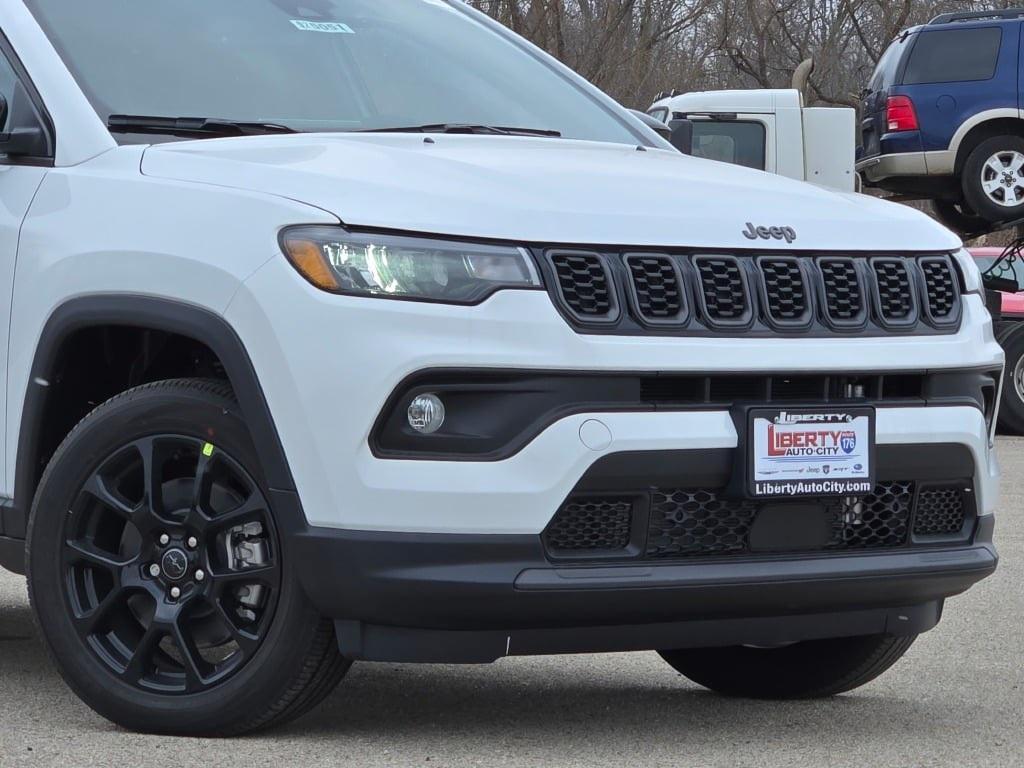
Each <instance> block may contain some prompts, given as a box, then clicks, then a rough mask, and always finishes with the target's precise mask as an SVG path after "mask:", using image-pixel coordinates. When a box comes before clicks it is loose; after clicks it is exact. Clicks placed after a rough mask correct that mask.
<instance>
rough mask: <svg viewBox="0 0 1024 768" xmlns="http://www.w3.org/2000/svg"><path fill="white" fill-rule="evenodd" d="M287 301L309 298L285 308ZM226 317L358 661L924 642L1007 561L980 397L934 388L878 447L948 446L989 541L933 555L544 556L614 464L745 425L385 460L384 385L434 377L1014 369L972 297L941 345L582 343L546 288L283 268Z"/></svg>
mask: <svg viewBox="0 0 1024 768" xmlns="http://www.w3.org/2000/svg"><path fill="white" fill-rule="evenodd" d="M291 290H293V291H294V292H295V295H294V300H283V298H282V297H283V296H284V295H286V291H291ZM267 296H272V297H274V298H273V300H261V299H260V297H267ZM226 315H227V318H228V320H229V321H230V322H231V324H232V326H233V327H235V328H236V329H237V330H238V332H239V335H240V336H241V337H242V339H243V340H244V342H245V343H246V347H247V349H248V351H249V353H250V356H251V358H252V362H253V364H254V367H255V368H256V370H257V371H259V375H260V383H261V386H262V387H263V389H264V392H265V394H266V399H267V402H268V405H269V407H270V410H271V412H272V413H273V414H274V421H275V425H276V427H277V429H278V431H279V433H280V437H281V442H282V445H283V447H284V450H285V453H286V455H287V456H288V461H289V465H290V468H291V470H292V473H293V474H294V477H295V491H291V490H290V489H289V490H285V489H275V490H274V493H275V504H276V505H278V508H279V507H280V505H283V504H291V505H293V506H294V508H296V509H299V507H300V505H299V501H298V500H299V498H301V514H304V515H305V520H306V521H307V523H308V527H307V528H306V529H305V530H299V531H295V532H294V535H290V536H288V537H287V540H286V542H285V546H286V548H287V549H288V551H286V552H285V557H286V559H287V561H288V562H290V563H293V564H295V567H296V568H297V569H298V571H299V576H300V578H301V580H302V584H303V586H304V588H305V590H306V592H307V593H308V594H309V596H310V598H311V600H312V601H313V603H314V605H315V606H316V607H317V609H318V610H320V611H321V612H323V614H324V615H326V616H329V617H331V618H332V619H334V620H335V621H336V622H337V627H338V637H339V642H340V643H341V647H342V649H343V651H344V652H345V653H346V655H348V656H351V657H352V658H363V659H381V660H384V659H388V660H407V661H490V660H493V659H495V658H498V657H500V656H503V655H506V654H519V653H541V652H568V651H587V650H590V651H597V650H628V649H639V648H659V647H660V648H668V647H682V646H684V645H688V644H696V645H713V644H736V643H752V644H764V645H771V644H773V643H784V642H792V641H798V640H804V639H811V638H815V637H831V636H841V635H857V634H873V633H879V632H890V633H916V632H921V631H925V630H927V629H929V628H930V627H931V626H933V625H934V624H935V622H936V621H937V620H938V618H939V615H940V612H941V606H942V603H943V601H944V600H945V599H946V598H947V597H949V596H951V595H955V594H957V593H959V592H962V591H963V590H965V589H967V588H968V587H969V586H970V585H971V584H973V583H974V582H976V581H978V580H979V579H981V578H984V577H985V576H986V575H987V574H988V573H990V572H991V571H992V570H993V568H994V567H995V563H996V555H995V552H994V550H993V549H992V547H991V543H990V542H991V528H992V517H991V514H992V512H993V511H994V509H995V506H996V504H997V496H998V469H997V466H996V462H995V457H994V455H993V452H992V449H991V443H990V439H991V435H990V429H989V427H988V425H987V424H986V422H985V417H984V414H983V412H982V410H981V409H980V408H978V407H973V406H971V405H964V404H956V403H950V402H948V401H944V400H943V398H941V397H937V398H936V399H935V401H934V402H915V403H914V404H912V405H907V406H906V407H904V406H903V405H902V404H892V403H890V404H888V405H887V406H886V407H880V408H878V410H877V417H876V439H877V443H878V446H879V448H880V449H891V450H894V451H896V452H900V449H901V448H902V449H905V450H903V451H902V452H903V453H905V454H907V455H908V456H915V455H917V454H919V453H923V452H921V451H919V450H918V449H919V448H920V446H929V445H954V446H957V447H958V453H961V454H964V455H966V456H967V457H968V458H967V459H966V461H967V462H968V463H969V465H970V471H968V472H966V473H960V472H958V473H957V474H956V475H955V477H956V478H957V479H960V478H967V477H969V478H970V480H969V484H970V492H971V493H972V494H973V499H974V504H973V510H974V514H975V515H976V525H975V526H974V529H973V530H972V536H973V538H970V539H969V540H965V541H963V542H960V543H957V544H941V545H940V544H935V545H931V546H929V547H928V548H927V549H924V548H923V549H921V550H920V551H918V550H916V549H914V548H912V547H904V548H900V549H897V550H892V551H884V552H882V551H879V552H871V553H864V552H861V553H845V552H843V553H836V552H832V553H829V554H828V555H824V554H822V553H799V554H787V555H782V554H778V555H759V556H756V557H746V556H743V557H736V558H733V559H730V560H728V561H724V562H723V561H721V560H719V559H717V558H699V559H695V560H691V561H686V560H680V559H675V560H672V561H671V562H669V561H663V562H662V561H659V562H614V563H590V564H586V563H580V562H575V563H560V562H557V559H552V558H551V557H550V556H549V553H548V552H547V551H546V549H545V545H544V541H543V537H542V533H543V532H544V531H545V529H546V528H547V526H548V524H549V523H550V521H551V520H552V518H553V517H554V515H555V514H556V512H557V511H558V510H559V508H560V507H561V505H562V504H563V502H565V501H566V499H567V498H568V497H569V496H570V494H571V493H572V492H573V491H574V489H576V488H577V487H578V486H579V485H580V483H581V481H582V480H583V479H584V478H585V477H586V476H587V474H588V472H589V471H590V470H591V468H593V467H594V466H595V465H597V464H598V463H599V462H601V461H602V460H603V459H606V458H607V457H610V456H615V455H618V454H637V455H645V454H651V453H653V454H658V455H662V456H664V455H666V454H670V453H672V452H676V451H685V452H688V453H690V454H691V455H692V454H693V453H701V452H703V453H709V452H722V451H725V452H730V453H732V452H735V450H736V449H737V447H738V446H739V444H740V439H739V437H740V436H739V435H738V434H737V429H736V426H735V422H734V420H733V418H732V414H731V413H730V411H729V410H727V409H719V408H695V409H689V410H672V409H665V410H661V409H655V410H648V411H646V412H635V411H614V410H603V409H601V408H600V407H595V408H593V409H590V410H588V411H587V412H583V413H570V414H565V415H562V416H560V417H559V418H557V419H555V420H554V421H553V422H551V423H550V424H548V425H545V426H544V427H543V429H541V430H540V431H539V432H537V434H536V436H535V437H532V438H531V439H530V440H529V442H528V443H527V444H525V445H523V446H522V447H521V448H518V449H517V450H516V451H515V452H514V453H513V454H512V455H509V456H505V457H500V458H498V459H496V460H488V461H476V460H465V459H463V460H433V459H427V460H424V459H419V460H410V459H399V458H387V457H383V456H380V455H376V454H375V453H374V451H373V448H372V444H371V443H372V441H371V436H372V435H373V433H374V427H375V423H376V422H377V419H378V416H379V414H380V413H381V412H382V410H383V409H384V408H385V406H386V404H387V402H388V400H389V398H390V396H391V394H392V393H393V392H395V390H396V388H397V387H398V386H399V385H400V383H401V382H403V381H405V380H406V379H407V377H409V376H410V375H411V374H413V373H416V372H419V371H423V370H428V369H429V370H435V369H458V370H522V371H531V370H532V371H567V372H616V371H619V372H622V371H627V372H656V373H661V372H664V373H676V374H687V373H700V374H705V375H706V374H709V373H716V374H728V373H742V374H761V373H764V374H768V373H777V372H780V371H782V372H784V373H787V374H792V375H799V374H801V373H820V372H822V371H846V372H858V371H859V372H876V373H877V372H880V371H881V372H884V371H921V372H927V371H951V370H963V369H975V370H992V369H993V368H999V367H1000V366H1001V365H1002V351H1001V350H1000V348H999V346H998V345H997V344H996V343H995V340H994V339H993V337H992V333H991V325H990V322H989V316H988V314H987V311H986V310H985V307H984V304H983V301H982V299H981V297H979V296H977V295H974V294H971V295H967V296H965V298H964V303H963V317H962V322H961V326H960V329H959V330H958V331H957V332H956V333H952V334H947V335H941V336H933V337H923V336H914V335H899V334H892V335H889V336H884V337H878V338H872V339H870V341H868V340H865V339H862V338H857V337H855V336H850V337H836V338H833V337H830V338H817V337H797V336H794V337H791V338H784V337H779V338H770V339H766V338H750V337H744V336H742V335H737V336H734V337H722V338H717V337H716V338H711V337H706V338H695V337H694V338H691V337H686V338H673V337H659V336H635V337H634V336H628V337H620V336H612V335H590V334H581V333H577V332H575V331H574V330H573V329H572V328H571V327H570V326H569V324H568V323H567V322H566V321H565V319H564V318H563V317H562V316H561V315H560V314H559V313H558V312H557V310H556V309H555V307H554V305H553V304H552V302H551V299H550V297H549V296H548V295H547V294H545V293H542V292H538V291H534V292H516V291H506V292H501V293H498V294H496V295H495V296H493V297H492V298H491V299H489V300H488V301H486V302H484V303H483V304H481V305H479V306H476V307H448V306H441V305H431V304H417V303H410V302H398V301H380V300H372V299H353V298H346V297H338V296H332V295H327V294H324V293H321V292H317V291H316V290H315V289H313V288H312V287H311V286H309V285H308V284H306V283H305V282H304V281H302V280H301V278H299V277H298V276H297V275H295V274H294V270H291V268H290V267H288V266H287V265H286V264H283V261H282V260H273V261H271V262H268V264H267V265H265V267H264V268H263V269H261V270H260V271H259V272H257V273H256V274H255V275H254V276H253V277H252V278H251V279H250V280H249V281H248V283H247V284H246V288H245V289H244V290H243V291H240V292H239V294H238V296H237V297H236V299H235V300H234V302H233V303H232V305H231V306H230V307H229V308H228V310H227V312H226ZM594 422H599V425H596V426H595V424H594ZM685 469H686V467H685V465H681V466H680V470H681V472H680V475H682V473H683V472H682V470H685ZM918 477H920V476H918V475H914V474H908V475H905V476H904V475H900V476H898V477H896V476H894V477H891V478H889V479H893V480H901V479H910V480H913V479H917V478H918ZM684 480H685V478H681V477H678V476H677V477H675V478H673V480H672V481H673V482H683V481H684ZM677 487H679V486H677ZM702 487H703V486H702ZM708 487H714V486H708ZM295 517H299V515H296V516H295Z"/></svg>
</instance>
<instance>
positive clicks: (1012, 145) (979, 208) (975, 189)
mask: <svg viewBox="0 0 1024 768" xmlns="http://www.w3.org/2000/svg"><path fill="white" fill-rule="evenodd" d="M1004 179H1005V182H1006V183H1000V182H1002V181H1003V180H1004ZM960 184H961V186H962V187H963V192H964V201H965V202H966V203H967V205H968V206H969V207H970V209H971V210H973V211H975V212H977V214H978V216H980V217H981V218H982V219H984V220H985V221H988V222H997V221H1011V220H1013V219H1019V218H1022V217H1024V138H1021V137H1020V136H996V137H993V138H991V139H986V140H985V141H983V142H981V144H979V145H978V146H977V147H975V148H974V150H973V151H972V152H971V154H970V155H969V156H968V157H967V162H966V163H965V164H964V168H963V172H962V174H961V177H960ZM986 185H989V186H988V187H987V188H986ZM1007 196H1010V198H1009V199H1008V198H1007ZM1011 199H1012V201H1015V202H1013V203H1012V204H1011Z"/></svg>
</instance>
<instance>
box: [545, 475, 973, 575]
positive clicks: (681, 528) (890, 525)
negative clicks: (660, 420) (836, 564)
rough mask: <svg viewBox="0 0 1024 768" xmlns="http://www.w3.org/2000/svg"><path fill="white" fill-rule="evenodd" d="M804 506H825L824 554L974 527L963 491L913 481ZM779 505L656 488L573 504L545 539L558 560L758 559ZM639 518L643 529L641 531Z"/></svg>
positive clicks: (568, 504)
mask: <svg viewBox="0 0 1024 768" xmlns="http://www.w3.org/2000/svg"><path fill="white" fill-rule="evenodd" d="M804 501H807V503H809V504H817V505H820V509H821V514H822V515H823V516H824V517H825V520H824V524H825V527H826V529H827V531H828V540H827V541H825V542H824V543H823V544H822V546H821V547H819V548H818V550H819V551H821V552H842V551H856V550H877V549H887V548H894V547H903V546H907V545H909V544H911V543H913V542H914V541H915V540H916V539H917V538H918V537H928V536H932V537H934V536H947V537H948V536H953V535H957V534H961V533H962V532H963V531H964V529H965V522H966V521H967V519H968V509H967V505H966V504H965V501H964V497H963V491H962V489H961V486H959V485H958V486H955V487H954V486H944V487H930V486H929V487H925V488H921V489H918V488H916V484H915V483H914V482H913V481H887V482H880V483H878V485H876V487H875V489H874V491H873V492H872V493H871V494H870V495H868V496H865V497H862V498H859V499H851V500H846V499H837V498H828V499H818V500H814V499H811V500H809V501H808V500H804ZM773 504H774V505H775V506H778V503H777V502H763V501H751V500H742V499H729V498H725V497H724V496H723V494H722V490H721V489H680V488H674V489H661V488H656V489H652V490H649V491H646V492H643V493H640V494H637V495H636V496H633V497H629V498H624V497H622V496H618V497H599V496H591V497H585V498H584V497H581V498H570V499H569V501H567V502H566V503H565V504H564V505H563V506H562V508H561V509H560V510H559V511H558V514H556V515H555V518H554V520H552V522H551V524H550V525H549V526H548V529H547V530H546V531H545V533H544V537H543V538H544V544H545V546H546V548H547V550H548V552H549V554H551V555H552V556H553V557H559V556H574V555H575V556H584V555H587V554H588V553H589V554H590V555H592V556H595V557H597V556H611V557H614V556H619V557H622V556H624V555H626V554H629V555H630V556H639V557H641V558H644V559H650V560H657V559H665V558H692V557H722V556H732V555H743V554H751V553H752V552H754V550H753V549H752V548H751V544H750V541H751V531H752V529H753V528H754V525H755V522H756V521H757V519H758V515H759V513H760V512H761V510H762V509H763V508H765V507H768V506H772V505H773ZM638 516H642V517H640V519H639V523H640V525H639V526H637V525H635V524H634V523H635V522H637V520H638ZM911 532H913V533H911ZM637 536H641V537H642V538H641V539H636V538H635V537H637ZM775 551H785V550H775ZM791 551H797V549H794V550H791ZM799 551H806V548H803V547H801V548H799Z"/></svg>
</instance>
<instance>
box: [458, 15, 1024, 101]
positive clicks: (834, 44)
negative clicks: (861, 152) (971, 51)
mask: <svg viewBox="0 0 1024 768" xmlns="http://www.w3.org/2000/svg"><path fill="white" fill-rule="evenodd" d="M471 4H472V5H474V6H475V7H477V8H479V9H481V10H483V11H484V12H486V13H488V14H490V15H492V16H494V17H495V18H496V19H498V20H499V21H501V22H502V23H504V24H506V25H507V26H509V27H510V28H512V29H513V30H515V31H516V32H518V33H520V34H522V35H524V36H525V37H527V38H528V39H530V40H531V41H533V42H534V43H535V44H537V45H538V46H540V47H541V48H543V49H545V50H546V51H548V52H549V53H551V54H553V55H554V56H556V57H558V58H559V59H560V60H562V61H563V62H565V63H566V64H568V65H569V66H570V67H572V68H573V69H575V70H576V71H577V72H579V73H580V74H582V75H583V76H584V77H586V78H587V79H589V80H590V81H591V82H593V83H594V84H596V85H597V86H598V87H600V88H603V89H604V90H606V91H608V92H609V93H610V94H612V95H613V96H615V97H616V98H618V99H619V100H620V101H622V102H623V103H624V104H626V105H628V106H633V107H638V108H645V107H646V106H648V105H649V104H650V103H651V101H652V100H653V99H654V97H655V95H656V94H657V93H658V92H659V91H662V90H668V89H672V88H675V89H679V90H703V89H715V88H773V87H785V86H788V84H789V82H790V80H791V78H792V75H793V71H794V70H795V69H796V67H797V66H798V65H799V64H800V62H801V61H803V60H805V59H807V58H813V59H814V61H815V65H816V66H815V69H814V72H813V74H812V76H811V78H810V82H809V92H810V95H811V97H812V100H813V101H815V102H818V103H822V104H842V105H851V106H856V105H857V104H858V102H859V94H860V92H861V89H862V88H863V87H864V86H865V85H866V84H867V81H868V79H869V78H870V76H871V72H872V71H873V70H874V68H875V65H876V64H877V63H878V61H879V59H880V58H881V56H882V55H883V54H884V52H885V50H886V48H887V47H888V46H889V44H890V43H891V42H892V40H893V39H894V38H895V37H896V35H897V34H899V33H900V31H901V30H903V29H906V28H907V27H908V26H912V25H914V24H921V23H925V22H927V21H928V19H930V18H932V17H933V16H935V15H937V14H939V13H943V12H947V11H957V10H975V9H988V8H993V7H1008V6H1009V5H1011V3H1010V2H1007V1H1006V0H1003V1H1002V2H994V3H984V2H968V1H966V0H471Z"/></svg>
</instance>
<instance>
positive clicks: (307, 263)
mask: <svg viewBox="0 0 1024 768" xmlns="http://www.w3.org/2000/svg"><path fill="white" fill-rule="evenodd" d="M284 244H285V253H286V255H287V256H288V259H289V260H290V261H291V263H292V264H293V265H294V266H295V268H296V269H297V270H299V272H300V273H301V274H302V276H303V277H304V278H306V279H307V280H309V282H311V283H312V284H313V285H315V286H316V287H317V288H320V289H322V290H324V291H337V290H338V288H339V287H340V286H339V285H338V280H337V279H336V277H335V275H334V270H332V269H331V265H330V264H328V263H327V258H326V256H325V255H324V252H323V247H322V246H321V245H320V243H316V242H313V241H311V240H299V239H292V238H288V239H287V240H285V243H284Z"/></svg>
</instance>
